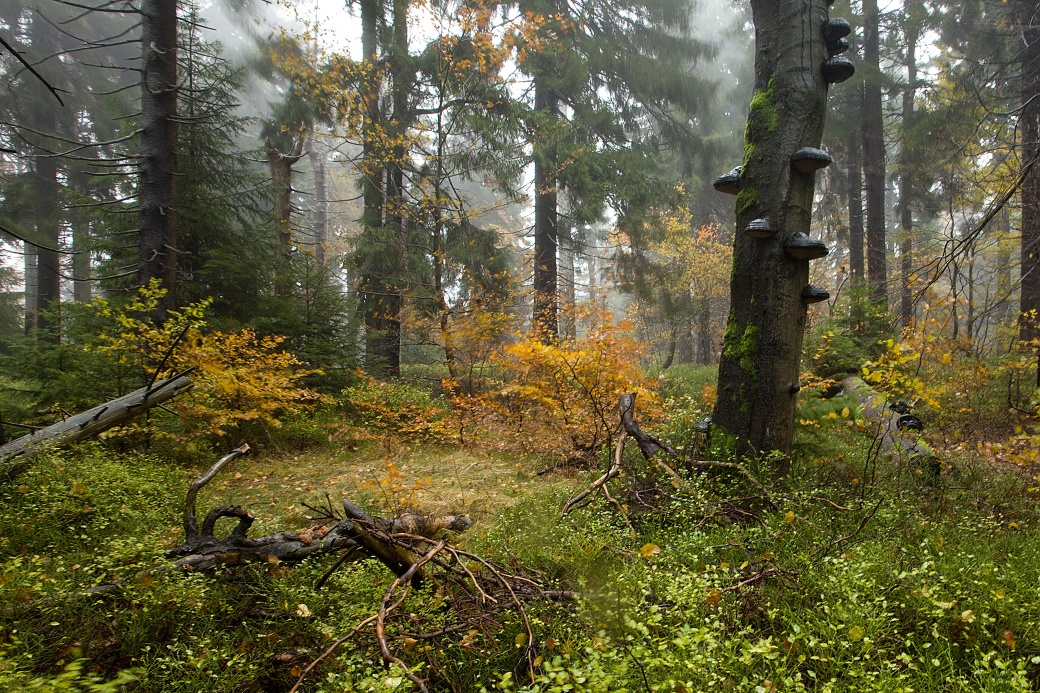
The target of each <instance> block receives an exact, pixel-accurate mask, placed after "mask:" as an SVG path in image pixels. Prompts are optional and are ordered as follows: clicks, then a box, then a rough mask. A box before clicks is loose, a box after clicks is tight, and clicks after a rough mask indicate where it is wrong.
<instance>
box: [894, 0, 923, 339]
mask: <svg viewBox="0 0 1040 693" xmlns="http://www.w3.org/2000/svg"><path fill="white" fill-rule="evenodd" d="M923 11H924V10H923V8H922V7H921V3H920V0H912V1H911V2H909V3H908V7H907V14H908V15H910V17H909V18H908V19H907V20H906V23H905V29H904V33H905V40H906V89H904V90H903V142H902V151H901V152H900V166H899V169H900V170H899V230H900V239H899V265H900V266H899V270H900V282H899V322H900V323H901V324H902V326H903V328H907V327H909V326H910V324H911V323H912V322H913V318H914V305H913V291H912V287H911V283H912V281H911V277H912V275H913V271H914V268H913V230H914V207H913V201H912V200H911V186H910V170H911V168H912V163H913V159H912V157H913V152H911V151H910V147H909V146H908V137H907V133H908V132H909V131H910V128H911V127H912V126H913V119H914V98H915V97H916V95H917V40H918V37H919V34H920V30H921V27H920V24H918V23H917V21H916V16H917V15H919V14H920V13H922V12H923Z"/></svg>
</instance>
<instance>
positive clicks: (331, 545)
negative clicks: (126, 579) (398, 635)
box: [167, 445, 471, 582]
mask: <svg viewBox="0 0 1040 693" xmlns="http://www.w3.org/2000/svg"><path fill="white" fill-rule="evenodd" d="M248 452H249V446H248V445H242V446H240V447H238V448H236V449H235V450H233V451H231V452H230V453H228V454H227V455H225V456H224V457H222V458H220V460H218V461H217V462H216V463H215V464H214V465H213V466H212V467H210V468H209V470H207V471H206V473H205V474H203V475H202V476H201V477H199V478H198V479H196V480H195V481H193V482H192V483H191V484H190V485H189V487H188V493H187V496H186V498H185V504H184V543H183V544H181V545H180V546H176V547H174V548H172V549H169V551H168V552H167V555H168V556H170V557H171V558H174V559H176V560H175V561H174V564H175V565H177V566H179V567H181V568H184V569H186V570H207V569H211V568H214V567H216V566H217V565H230V564H238V563H246V562H250V561H266V562H278V563H298V562H300V561H302V560H303V559H304V558H307V557H308V556H312V555H316V554H321V553H329V552H335V551H342V550H344V549H349V550H354V551H356V550H358V549H361V554H362V555H368V556H373V557H375V558H377V559H379V560H380V561H381V562H382V563H383V564H384V565H386V566H387V567H388V568H390V569H391V570H392V571H393V572H394V574H395V575H397V576H398V577H400V576H401V575H403V574H405V573H406V572H408V571H409V569H410V568H411V567H412V565H413V563H414V562H415V559H414V556H413V555H412V554H410V553H409V552H408V551H407V550H405V549H403V548H402V547H400V546H398V545H396V544H393V543H391V542H389V541H388V540H387V538H388V537H389V535H391V534H393V533H395V532H404V531H409V532H414V533H416V534H418V535H430V536H433V535H437V534H442V533H443V532H444V531H445V530H450V531H453V532H461V531H464V530H466V529H468V528H469V526H470V523H471V521H470V519H469V518H468V517H464V516H457V515H447V516H443V517H431V516H426V515H420V514H418V513H404V514H402V515H400V516H399V517H396V518H394V519H392V520H386V519H383V518H374V517H371V516H369V515H368V514H367V513H366V512H364V511H363V510H361V509H360V508H358V507H357V506H356V505H354V504H353V503H351V502H350V501H349V500H345V501H343V510H344V513H345V514H346V517H343V518H340V517H337V516H336V515H335V514H334V513H333V512H332V511H331V508H330V509H329V511H327V512H326V515H325V517H323V518H322V519H323V520H324V522H323V523H322V524H320V525H318V526H316V527H312V528H310V529H308V530H307V531H305V532H302V533H300V534H293V533H289V532H279V533H277V534H273V535H270V536H266V537H259V538H256V539H250V538H249V537H248V533H249V529H250V527H251V526H252V524H253V522H254V521H255V518H254V517H253V516H252V515H251V514H250V513H249V512H248V511H247V510H245V509H244V508H241V507H238V506H221V507H217V508H214V509H212V510H210V511H209V512H208V513H207V514H206V517H205V519H203V521H202V525H201V526H199V523H198V519H197V513H196V507H195V506H196V499H197V497H198V493H199V491H201V490H202V489H203V488H204V487H205V486H206V485H207V484H208V483H209V482H211V481H212V480H213V479H214V478H215V477H216V476H217V474H219V473H220V472H221V471H223V470H224V469H225V468H226V467H227V466H228V465H229V464H230V463H231V462H233V461H234V460H235V459H237V458H238V457H241V456H242V455H245V454H246V453H248ZM225 517H232V518H237V519H238V524H237V525H236V526H235V528H234V529H233V530H232V531H231V533H230V534H229V535H228V536H227V537H225V538H223V539H218V538H217V537H216V534H215V531H216V525H217V522H218V521H219V520H220V519H221V518H225ZM332 522H334V524H333V525H332V526H331V527H329V526H328V525H329V524H330V523H332ZM413 575H415V577H416V580H418V579H420V576H419V575H417V574H415V573H414V571H413ZM327 579H328V577H323V580H322V582H324V581H325V580H327Z"/></svg>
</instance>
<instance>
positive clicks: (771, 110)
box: [714, 0, 851, 475]
mask: <svg viewBox="0 0 1040 693" xmlns="http://www.w3.org/2000/svg"><path fill="white" fill-rule="evenodd" d="M751 7H752V12H753V17H754V23H755V56H756V57H755V95H754V97H753V98H752V101H751V108H750V112H749V114H748V121H747V126H746V128H745V152H746V154H745V156H746V158H745V161H744V167H743V172H742V174H741V182H740V192H739V194H738V195H737V210H736V211H737V234H736V237H735V239H734V245H733V272H732V277H733V279H732V281H731V283H730V296H731V302H730V305H731V308H730V314H729V319H728V320H727V323H726V332H725V337H724V344H723V351H722V359H721V362H720V364H719V393H718V400H717V401H716V404H715V413H714V422H715V424H716V425H717V426H719V427H721V428H722V429H723V430H725V431H726V432H727V433H728V434H729V435H731V436H733V437H734V438H735V439H736V444H737V452H738V454H740V455H741V456H744V455H751V454H758V453H762V452H765V451H769V450H776V451H780V452H781V453H783V454H784V460H783V461H780V462H779V463H778V465H777V468H776V470H775V471H776V473H777V474H778V475H784V474H786V473H787V471H788V469H789V461H787V457H786V455H787V453H789V452H790V447H791V437H792V434H793V430H794V410H795V403H796V400H797V392H798V376H799V369H800V365H801V358H802V340H803V336H804V335H803V333H804V329H805V322H806V303H805V302H804V301H803V300H802V296H803V290H804V289H805V288H806V287H807V285H808V281H809V261H810V260H811V259H815V258H819V257H822V256H823V255H826V253H827V248H826V246H824V245H823V244H822V242H820V241H817V240H814V239H811V238H809V237H808V236H807V233H808V231H809V230H810V225H811V221H812V207H813V192H814V190H815V174H814V173H813V172H812V170H813V168H812V167H811V166H809V165H808V164H809V162H808V161H807V160H805V159H803V158H801V157H812V158H813V159H814V160H816V161H820V159H821V157H820V156H819V154H822V152H819V150H818V149H815V148H817V147H819V145H820V139H821V137H822V135H823V126H824V120H825V118H826V114H827V84H828V82H827V78H825V77H824V67H825V66H824V63H825V61H827V60H828V53H827V48H826V46H825V44H824V38H823V34H824V31H823V29H824V23H825V22H826V21H827V20H828V11H827V7H828V3H827V1H826V0H752V2H751ZM833 64H834V63H831V65H833ZM837 67H840V72H841V73H842V75H843V77H844V78H847V77H848V76H849V75H850V74H851V63H848V64H846V63H844V62H842V63H841V64H840V65H837ZM830 74H831V75H833V74H834V72H831V73H830ZM831 79H832V81H837V78H836V77H832V78H831ZM807 148H808V149H807ZM822 158H823V159H825V160H827V161H829V157H826V156H823V157H822ZM752 222H754V224H752ZM745 230H747V231H749V232H751V233H750V234H749V233H746V232H745Z"/></svg>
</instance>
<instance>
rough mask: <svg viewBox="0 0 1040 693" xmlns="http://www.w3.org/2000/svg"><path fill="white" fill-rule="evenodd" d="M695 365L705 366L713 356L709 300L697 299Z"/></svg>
mask: <svg viewBox="0 0 1040 693" xmlns="http://www.w3.org/2000/svg"><path fill="white" fill-rule="evenodd" d="M697 306H698V309H697V363H698V364H699V365H701V366H707V365H708V364H709V363H711V359H712V356H714V349H712V339H711V299H709V298H699V299H697Z"/></svg>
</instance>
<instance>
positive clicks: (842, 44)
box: [827, 38, 851, 58]
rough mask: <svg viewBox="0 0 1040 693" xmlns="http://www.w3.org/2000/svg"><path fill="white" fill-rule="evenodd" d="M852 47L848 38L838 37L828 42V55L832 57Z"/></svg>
mask: <svg viewBox="0 0 1040 693" xmlns="http://www.w3.org/2000/svg"><path fill="white" fill-rule="evenodd" d="M850 47H851V44H850V43H849V40H848V39H843V38H841V39H837V40H834V41H828V42H827V55H829V56H830V57H832V58H833V57H834V56H836V55H841V54H842V53H844V52H845V51H847V50H848V49H849V48H850Z"/></svg>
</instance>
